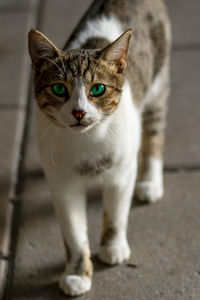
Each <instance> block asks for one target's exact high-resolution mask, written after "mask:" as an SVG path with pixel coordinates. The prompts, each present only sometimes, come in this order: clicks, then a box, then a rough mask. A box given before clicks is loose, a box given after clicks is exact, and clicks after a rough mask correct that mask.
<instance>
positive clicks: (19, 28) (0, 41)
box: [0, 1, 36, 109]
mask: <svg viewBox="0 0 200 300" xmlns="http://www.w3.org/2000/svg"><path fill="white" fill-rule="evenodd" d="M27 2H28V1H27ZM35 3H36V1H35ZM35 13H36V6H35V7H34V9H33V8H31V9H30V10H28V11H26V12H14V11H13V12H12V13H4V14H1V13H0V27H1V28H5V29H6V30H1V37H0V78H1V90H0V109H1V108H5V107H6V108H15V107H19V106H20V107H24V105H25V103H24V101H23V100H24V99H23V97H21V95H22V93H23V92H24V90H25V89H26V87H24V85H23V84H22V83H26V82H27V80H26V79H27V76H28V75H27V70H29V67H28V66H29V61H27V57H28V49H27V32H28V30H30V28H31V26H33V15H34V14H35ZM27 62H28V64H27Z"/></svg>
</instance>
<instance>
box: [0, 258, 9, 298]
mask: <svg viewBox="0 0 200 300" xmlns="http://www.w3.org/2000/svg"><path fill="white" fill-rule="evenodd" d="M7 270H8V260H7V259H1V258H0V299H3V297H4V292H5V281H6V277H5V274H6V272H7Z"/></svg>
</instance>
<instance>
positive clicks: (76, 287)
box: [59, 274, 92, 296]
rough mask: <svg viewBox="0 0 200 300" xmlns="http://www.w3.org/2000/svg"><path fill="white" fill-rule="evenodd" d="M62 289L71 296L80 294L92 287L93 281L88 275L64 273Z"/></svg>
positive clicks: (61, 281)
mask: <svg viewBox="0 0 200 300" xmlns="http://www.w3.org/2000/svg"><path fill="white" fill-rule="evenodd" d="M59 285H60V288H61V290H62V291H63V292H64V293H65V294H67V295H70V296H78V295H82V294H84V293H86V292H88V291H89V290H90V289H91V285H92V281H91V279H90V278H89V277H87V276H78V275H66V274H63V275H62V276H61V279H60V284H59Z"/></svg>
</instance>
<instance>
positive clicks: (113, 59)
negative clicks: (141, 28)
mask: <svg viewBox="0 0 200 300" xmlns="http://www.w3.org/2000/svg"><path fill="white" fill-rule="evenodd" d="M131 37H132V30H131V29H128V30H126V31H125V32H124V33H123V34H122V35H121V36H120V37H119V38H118V39H116V40H115V41H114V42H113V43H112V44H110V45H108V46H107V47H106V48H105V49H103V50H102V51H101V55H100V56H101V57H102V58H103V59H105V60H106V61H108V62H109V63H114V64H116V65H117V67H118V72H119V73H122V72H123V71H124V69H125V68H126V56H127V54H128V48H129V44H130V40H131Z"/></svg>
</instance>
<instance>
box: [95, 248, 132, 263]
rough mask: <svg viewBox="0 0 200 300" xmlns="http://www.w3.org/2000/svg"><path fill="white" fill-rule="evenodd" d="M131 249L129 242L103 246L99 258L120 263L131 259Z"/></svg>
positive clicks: (106, 261) (107, 261)
mask: <svg viewBox="0 0 200 300" xmlns="http://www.w3.org/2000/svg"><path fill="white" fill-rule="evenodd" d="M130 255H131V250H130V248H129V245H128V243H124V244H121V245H120V244H116V245H109V246H101V247H100V249H99V258H100V260H101V261H103V262H105V263H107V264H111V265H114V264H120V263H122V262H124V261H125V260H127V259H129V257H130Z"/></svg>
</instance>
